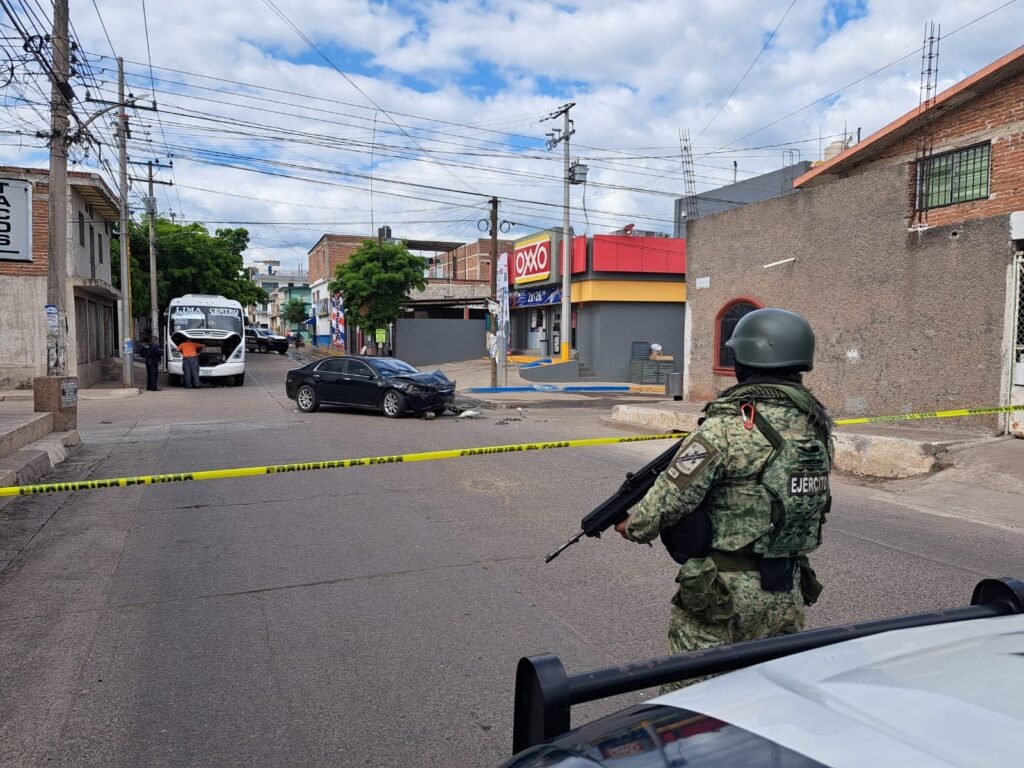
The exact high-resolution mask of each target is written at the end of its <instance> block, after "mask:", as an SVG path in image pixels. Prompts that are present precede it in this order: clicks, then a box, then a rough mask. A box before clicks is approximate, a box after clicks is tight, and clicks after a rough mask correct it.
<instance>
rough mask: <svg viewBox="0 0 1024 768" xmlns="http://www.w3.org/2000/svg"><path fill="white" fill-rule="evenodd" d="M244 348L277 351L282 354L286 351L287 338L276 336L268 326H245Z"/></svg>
mask: <svg viewBox="0 0 1024 768" xmlns="http://www.w3.org/2000/svg"><path fill="white" fill-rule="evenodd" d="M245 350H246V351H247V352H277V353H279V354H282V355H283V354H284V353H286V352H287V351H288V339H286V338H285V337H284V336H278V335H277V334H276V333H274V332H273V331H271V330H270V329H269V328H246V329H245Z"/></svg>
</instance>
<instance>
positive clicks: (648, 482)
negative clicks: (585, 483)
mask: <svg viewBox="0 0 1024 768" xmlns="http://www.w3.org/2000/svg"><path fill="white" fill-rule="evenodd" d="M679 434H680V435H681V436H682V437H683V438H684V440H685V437H686V435H687V434H688V433H687V432H680V433H679ZM682 444H683V440H680V441H679V442H678V443H674V444H673V445H672V447H671V448H669V449H668V450H667V451H665V452H664V453H662V454H660V455H659V456H658V457H657V458H655V459H654V460H652V461H651V462H649V463H648V464H645V465H644V466H643V467H641V468H640V469H639V470H637V471H636V472H627V473H626V479H625V480H624V481H623V482H622V485H621V486H619V490H617V491H616V492H615V493H614V494H612V495H611V496H609V497H608V498H607V499H605V500H604V501H602V502H601V503H600V504H598V505H597V506H596V507H595V508H594V509H593V510H592V511H591V512H589V513H588V514H587V515H586V516H584V518H583V519H582V520H581V521H580V529H581V530H580V532H579V533H577V534H576V535H575V536H573V537H572V538H571V539H569V540H568V541H567V542H566V543H565V544H563V545H562V546H560V547H559V548H558V549H556V550H555V551H554V552H552V553H551V554H550V555H548V556H547V557H545V558H544V562H545V563H550V562H551V561H552V560H554V559H555V558H556V557H558V556H559V555H560V554H562V552H564V551H565V550H566V549H568V548H569V547H571V546H572V545H573V544H575V543H576V542H577V541H579V540H580V539H582V538H583V537H584V536H592V537H595V538H600V536H601V534H602V533H604V532H605V531H606V530H608V529H609V528H611V527H612V526H614V525H618V524H619V523H621V522H622V521H623V520H625V519H626V518H627V517H628V516H629V510H630V509H632V508H633V507H634V506H636V505H637V503H639V501H640V499H642V498H643V497H644V495H645V494H646V493H647V491H648V490H650V488H651V486H652V485H654V481H655V480H657V479H658V475H660V474H661V473H662V472H664V471H665V469H666V468H667V467H668V465H669V464H671V463H672V459H673V458H674V457H675V455H676V452H677V451H678V450H679V448H680V447H681V446H682Z"/></svg>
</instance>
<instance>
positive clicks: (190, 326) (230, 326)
mask: <svg viewBox="0 0 1024 768" xmlns="http://www.w3.org/2000/svg"><path fill="white" fill-rule="evenodd" d="M197 328H212V329H214V330H218V331H230V332H231V333H237V334H238V335H239V336H241V335H242V312H241V310H239V309H235V308H234V307H196V306H191V307H188V306H177V307H171V333H174V332H175V331H191V330H195V329H197Z"/></svg>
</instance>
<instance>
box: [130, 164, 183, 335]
mask: <svg viewBox="0 0 1024 768" xmlns="http://www.w3.org/2000/svg"><path fill="white" fill-rule="evenodd" d="M172 164H173V163H172ZM139 165H142V163H139ZM145 165H146V166H147V168H148V169H149V174H148V177H147V178H146V179H137V178H135V177H134V176H132V179H133V180H134V181H148V182H149V195H148V197H146V215H147V216H148V217H149V329H150V333H151V334H152V335H153V336H159V335H160V309H159V307H158V306H157V303H158V302H157V295H156V196H155V195H154V194H153V185H154V184H166V185H167V186H173V185H174V182H173V181H156V180H155V179H154V178H153V168H154V167H156V168H166V167H169V166H163V165H160V163H156V162H154V161H152V160H147V161H146V162H145Z"/></svg>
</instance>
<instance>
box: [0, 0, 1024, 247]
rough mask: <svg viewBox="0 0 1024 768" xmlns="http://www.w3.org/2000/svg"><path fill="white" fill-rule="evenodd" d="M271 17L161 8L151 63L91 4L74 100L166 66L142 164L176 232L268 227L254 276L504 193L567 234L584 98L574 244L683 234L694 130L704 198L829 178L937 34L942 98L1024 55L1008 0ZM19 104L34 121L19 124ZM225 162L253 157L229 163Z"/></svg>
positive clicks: (1023, 16) (500, 0) (284, 7)
mask: <svg viewBox="0 0 1024 768" xmlns="http://www.w3.org/2000/svg"><path fill="white" fill-rule="evenodd" d="M272 5H273V6H274V7H276V9H278V11H280V14H279V13H276V12H275V11H274V10H273V7H272ZM272 5H271V3H269V2H268V0H250V2H248V3H238V2H235V1H234V0H232V1H231V2H228V0H205V1H204V2H200V1H199V0H180V1H179V2H178V3H175V4H173V5H168V6H166V7H165V6H164V5H158V4H156V3H153V2H148V3H147V4H146V10H147V18H146V21H147V22H148V31H149V36H148V40H149V45H148V46H147V36H146V26H145V25H144V23H143V14H142V2H141V0H96V3H95V5H93V4H92V3H76V4H73V7H72V8H71V20H72V23H73V25H74V27H75V30H76V32H77V37H78V40H79V42H80V43H81V46H82V49H83V54H82V55H83V59H84V62H83V66H82V67H81V69H82V75H81V77H80V82H78V83H76V88H77V90H78V92H79V93H80V94H84V90H85V86H86V85H88V86H89V87H90V90H91V91H93V95H97V94H99V95H102V96H104V97H105V98H112V97H113V94H114V91H113V88H114V86H115V82H114V78H113V75H112V70H113V60H112V58H111V56H112V51H111V47H113V49H114V51H116V53H117V55H119V56H122V57H124V59H125V60H126V62H127V63H126V69H127V71H128V73H129V82H130V84H131V88H132V90H133V91H134V92H135V93H137V94H139V95H143V94H146V95H151V94H149V93H148V91H149V88H150V81H149V72H150V70H149V62H150V61H152V64H153V66H154V67H155V68H156V69H155V70H154V72H155V73H156V75H157V77H159V78H161V79H164V80H168V81H176V82H179V83H185V85H174V84H170V83H167V82H157V83H156V87H157V89H158V90H157V93H156V98H157V101H158V103H159V104H160V112H159V113H158V114H157V115H154V114H153V113H147V112H141V111H140V112H139V113H138V114H133V115H132V126H133V139H132V143H131V146H130V153H131V154H132V156H133V157H135V158H140V159H150V158H152V157H167V156H173V157H174V170H173V173H167V172H165V174H164V175H165V176H166V177H167V180H173V181H174V182H175V186H174V187H163V188H161V189H160V190H159V191H158V205H159V207H160V210H161V212H162V213H163V214H165V215H168V214H169V213H171V212H173V213H174V214H175V216H176V217H177V218H178V219H179V220H188V221H199V222H202V223H204V224H205V225H207V226H209V227H211V228H215V227H217V226H227V225H228V224H227V222H235V221H245V222H254V223H252V224H246V225H245V226H247V227H249V229H250V231H251V233H252V245H251V248H250V258H251V259H253V260H256V259H258V258H271V257H279V258H281V260H282V261H285V262H286V263H287V262H292V263H296V264H298V263H302V262H304V259H305V253H306V252H307V251H308V249H309V248H310V247H311V246H312V245H313V244H314V243H315V242H316V240H317V239H318V238H319V236H320V235H322V234H323V233H324V232H326V231H331V232H338V233H342V234H362V233H371V232H372V231H374V228H375V227H377V226H380V225H382V224H384V223H387V224H389V225H390V226H391V227H392V229H393V230H394V231H395V232H396V234H397V235H399V236H404V237H437V238H444V239H465V240H471V239H475V238H476V237H478V236H479V234H480V233H479V230H478V229H477V228H476V222H477V220H478V219H479V218H480V215H481V212H482V211H484V210H485V208H486V204H487V200H488V199H489V197H490V196H491V195H495V196H498V197H499V198H500V199H501V200H502V212H503V218H506V219H507V220H509V221H515V222H518V223H520V225H521V226H520V227H519V228H517V229H516V230H513V232H512V234H513V235H521V234H526V233H527V232H528V231H529V229H530V228H541V227H545V226H551V225H554V224H558V223H559V222H560V219H561V209H560V206H561V197H562V146H559V147H557V148H556V149H555V150H552V151H549V150H547V149H545V146H544V134H545V132H546V131H548V130H550V129H551V127H552V124H553V123H552V122H549V121H545V120H544V118H545V117H546V116H547V115H549V114H550V113H551V112H552V110H555V109H557V108H559V107H560V106H561V105H562V104H563V103H565V102H568V101H572V102H575V103H576V106H575V107H574V108H573V110H572V112H571V116H572V118H573V120H574V128H575V134H574V135H573V136H572V141H571V144H570V146H571V149H572V154H573V157H574V158H575V157H578V158H580V160H581V161H583V162H586V163H587V164H588V165H589V166H590V177H589V181H588V185H587V187H586V189H585V190H584V189H583V188H580V187H574V188H573V190H572V209H573V210H572V219H573V226H574V228H575V229H576V230H577V231H584V230H587V231H588V232H590V233H591V234H594V233H601V232H607V231H610V230H612V229H617V228H619V227H621V226H623V225H624V224H628V223H635V224H636V225H637V227H638V228H642V229H655V230H660V231H671V228H672V210H673V198H674V197H676V196H679V195H681V194H682V193H683V189H684V184H683V177H682V163H681V160H680V151H679V136H680V132H681V131H683V130H688V131H689V133H690V135H691V136H698V135H699V136H700V138H699V139H698V140H697V141H696V143H695V145H694V147H693V155H694V173H695V181H696V185H697V189H698V191H706V190H710V189H713V188H715V187H716V186H721V185H723V184H727V183H729V182H731V181H732V179H733V175H734V166H733V163H734V162H735V164H736V166H735V174H736V176H737V177H738V178H749V177H751V176H754V175H756V174H758V173H761V172H765V171H770V170H774V169H777V168H778V167H780V165H782V164H783V162H785V160H786V158H789V159H792V158H797V157H798V158H800V159H803V160H815V159H818V157H820V155H821V152H822V151H823V150H824V148H825V146H827V144H828V143H829V142H830V141H832V140H835V139H838V138H841V134H842V132H843V130H844V127H845V129H846V130H847V131H848V132H850V133H854V132H856V130H857V129H858V128H859V129H861V131H862V135H865V136H866V135H868V134H870V133H871V132H872V131H874V130H876V129H877V128H879V127H881V126H883V125H885V124H886V123H888V122H890V121H891V120H893V119H894V118H896V117H898V116H899V115H901V114H902V113H903V112H905V111H907V110H908V109H911V108H913V107H914V106H916V104H917V103H918V100H919V93H918V91H919V81H920V69H921V59H920V47H921V41H922V37H923V32H924V26H925V23H926V22H929V21H935V22H937V23H940V24H941V25H942V30H943V35H944V38H943V41H942V44H941V60H940V66H939V75H940V77H939V82H940V87H948V86H949V85H951V84H953V83H954V82H956V81H957V80H959V79H962V78H963V77H964V76H966V75H968V74H970V73H972V72H974V71H976V70H978V69H980V68H981V67H983V66H985V65H986V64H988V63H989V62H991V61H992V60H994V59H996V58H998V57H999V56H1002V55H1004V54H1006V53H1007V52H1009V51H1011V50H1013V49H1014V48H1015V47H1016V46H1017V45H1019V42H1020V41H1019V29H1021V28H1022V26H1024V8H1022V5H1024V3H1021V2H1011V3H1008V4H1007V3H1006V2H1005V0H987V1H986V2H980V1H979V2H976V3H962V2H952V1H951V0H938V1H937V2H924V0H904V1H903V2H899V3H892V2H882V1H879V2H863V1H853V2H841V1H835V0H830V1H827V2H826V0H795V2H793V0H777V1H773V2H764V1H763V0H758V1H755V0H714V1H711V0H708V1H707V2H705V1H703V0H702V1H701V2H697V1H696V0H687V1H686V2H679V0H637V1H636V2H631V3H622V2H621V1H620V0H616V1H615V2H613V1H612V0H588V1H587V2H577V3H571V4H570V3H551V2H541V1H540V0H487V2H484V1H482V0H445V1H444V2H439V1H433V0H424V1H423V2H411V1H407V2H387V3H381V2H372V3H371V2H366V1H365V0H352V1H350V2H338V0H306V1H305V2H301V3H300V2H298V1H297V0H274V2H273V4H272ZM15 7H16V9H17V8H21V5H20V4H19V3H15ZM44 7H45V6H44ZM31 8H32V9H34V10H35V13H36V16H38V14H39V8H38V6H36V5H34V4H32V5H31ZM282 16H283V17H284V18H282ZM101 19H102V26H101ZM780 22H781V23H780ZM103 26H105V27H106V32H104V29H103ZM295 28H298V30H300V31H301V32H302V33H303V35H305V36H306V37H307V38H309V40H311V41H312V42H313V43H314V44H315V45H316V46H317V48H318V50H313V49H312V48H311V47H310V45H309V44H308V43H307V42H306V40H304V39H303V37H301V36H300V35H299V34H298V33H297V32H296V30H295ZM776 28H777V31H775V30H776ZM773 32H774V35H773ZM8 33H11V30H10V29H8ZM108 34H109V41H108V38H107V35H108ZM769 38H771V42H770V44H769V45H767V46H766V45H765V43H766V41H767V40H768V39H769ZM17 53H18V52H17V51H15V50H12V55H14V54H17ZM321 53H322V54H324V55H326V57H327V58H328V59H329V60H330V62H331V63H330V64H328V63H327V62H326V61H325V60H324V58H323V56H322V55H321ZM103 57H106V58H103ZM15 58H16V61H15V64H16V71H17V74H18V77H17V78H16V80H15V82H14V83H12V84H10V85H9V86H8V87H7V89H6V93H5V95H6V96H7V97H8V100H7V102H5V106H4V107H3V110H4V112H3V115H4V119H3V120H0V130H3V131H5V133H4V134H2V135H3V137H4V140H3V143H2V145H0V151H2V152H3V154H4V155H5V157H4V158H2V159H0V161H2V162H6V163H9V164H24V165H37V166H41V165H44V164H45V160H46V156H45V153H44V152H43V151H42V142H41V141H40V140H38V139H36V138H35V137H34V132H35V131H37V130H45V115H46V108H45V100H44V98H43V95H42V91H41V90H39V88H38V87H37V82H39V78H38V71H36V73H35V78H36V81H33V74H32V72H31V67H30V66H27V65H26V64H25V63H24V62H22V61H19V60H17V57H15ZM755 60H756V61H755ZM332 65H333V66H332ZM748 70H749V71H748ZM185 73H194V74H185ZM858 80H860V82H856V81H858ZM226 81H231V82H226ZM43 85H44V86H45V83H43ZM242 93H248V94H257V95H258V98H257V99H251V98H243V97H241V96H240V94H242ZM833 93H834V94H835V95H832V96H829V94H833ZM730 94H731V95H730ZM21 96H24V97H25V98H26V99H27V100H28V101H30V102H33V103H32V104H28V105H24V104H23V105H21V106H17V105H16V103H15V102H14V101H12V97H14V98H18V97H21ZM92 108H93V107H91V106H90V105H88V104H86V103H84V102H80V103H79V104H78V105H76V109H77V110H78V111H80V112H81V113H82V114H83V115H85V116H87V115H88V114H89V110H90V109H92ZM94 133H95V134H96V136H97V140H98V141H99V142H100V143H101V144H103V145H104V146H102V147H100V148H98V150H97V147H95V146H94V147H91V148H90V149H89V152H88V154H86V152H85V148H84V147H82V146H75V147H73V148H72V158H73V160H74V161H76V162H77V165H76V168H78V169H81V170H94V171H97V172H100V173H101V174H103V175H105V176H106V177H107V178H108V179H111V183H113V177H112V176H111V172H110V169H111V168H113V165H114V164H116V153H115V152H114V151H113V147H112V146H111V144H112V134H111V130H110V125H109V121H107V120H104V119H100V120H97V121H96V122H95V123H94ZM211 150H212V151H220V152H224V153H230V154H232V155H237V156H242V158H243V159H241V160H228V159H224V158H222V159H221V160H213V161H211V156H210V154H209V152H210V151H211ZM97 152H98V154H97ZM254 169H259V170H261V171H263V172H261V173H255V172H254ZM138 197H139V191H138V190H135V191H133V193H132V199H133V200H134V203H135V204H136V205H138V204H139V200H138Z"/></svg>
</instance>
